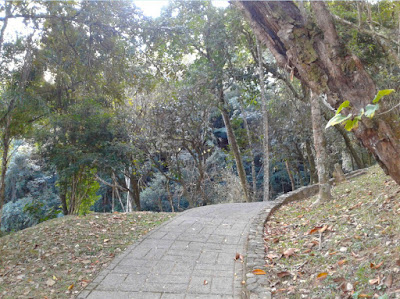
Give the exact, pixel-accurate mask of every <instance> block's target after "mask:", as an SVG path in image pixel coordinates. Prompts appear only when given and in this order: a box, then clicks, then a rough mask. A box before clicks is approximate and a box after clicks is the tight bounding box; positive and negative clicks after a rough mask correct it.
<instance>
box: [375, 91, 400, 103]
mask: <svg viewBox="0 0 400 299" xmlns="http://www.w3.org/2000/svg"><path fill="white" fill-rule="evenodd" d="M394 91H395V90H394V89H384V90H380V91H378V93H377V94H376V96H375V98H374V99H373V101H372V103H374V104H376V103H378V102H379V100H380V99H381V98H382V97H383V96H387V95H389V94H391V93H392V92H394Z"/></svg>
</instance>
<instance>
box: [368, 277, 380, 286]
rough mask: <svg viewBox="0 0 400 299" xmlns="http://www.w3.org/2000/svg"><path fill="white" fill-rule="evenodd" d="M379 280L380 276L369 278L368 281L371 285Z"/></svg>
mask: <svg viewBox="0 0 400 299" xmlns="http://www.w3.org/2000/svg"><path fill="white" fill-rule="evenodd" d="M378 282H379V277H378V278H374V279H370V280H368V283H369V284H370V285H374V284H378Z"/></svg>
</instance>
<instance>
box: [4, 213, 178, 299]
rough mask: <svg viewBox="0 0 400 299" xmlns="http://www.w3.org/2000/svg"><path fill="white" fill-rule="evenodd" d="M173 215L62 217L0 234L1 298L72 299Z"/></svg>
mask: <svg viewBox="0 0 400 299" xmlns="http://www.w3.org/2000/svg"><path fill="white" fill-rule="evenodd" d="M175 215H176V214H175V213H153V212H133V213H113V214H109V213H106V214H99V213H91V214H89V215H86V216H66V217H62V218H57V219H52V220H49V221H46V222H43V223H40V224H38V225H36V226H34V227H30V228H27V229H24V230H22V231H19V232H16V233H11V234H9V235H6V236H4V237H2V238H0V298H74V297H75V296H76V294H78V293H79V292H80V291H81V290H82V289H83V288H85V287H86V286H87V285H88V284H89V283H90V282H91V281H92V280H93V279H94V278H95V277H96V274H98V273H99V272H100V270H102V269H103V268H105V267H106V266H107V265H108V264H109V263H110V262H111V260H112V259H113V258H114V257H115V256H116V255H117V254H119V253H120V252H122V251H123V250H125V249H126V248H127V246H128V245H130V244H132V243H133V242H134V241H135V240H137V239H138V238H140V237H141V236H143V235H145V234H146V233H148V232H149V231H150V230H152V229H153V228H154V227H156V226H157V225H159V224H161V223H162V222H164V221H166V220H168V219H170V218H172V217H174V216H175Z"/></svg>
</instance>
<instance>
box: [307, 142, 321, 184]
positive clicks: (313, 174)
mask: <svg viewBox="0 0 400 299" xmlns="http://www.w3.org/2000/svg"><path fill="white" fill-rule="evenodd" d="M306 152H307V159H308V164H309V165H310V184H314V183H316V182H318V175H317V168H316V167H315V159H314V155H313V152H312V149H311V144H310V142H309V141H308V140H307V141H306Z"/></svg>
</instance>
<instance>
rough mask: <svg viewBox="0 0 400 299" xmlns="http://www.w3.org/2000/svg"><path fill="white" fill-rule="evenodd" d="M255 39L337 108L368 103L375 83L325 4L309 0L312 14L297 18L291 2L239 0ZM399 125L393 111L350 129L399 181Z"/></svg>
mask: <svg viewBox="0 0 400 299" xmlns="http://www.w3.org/2000/svg"><path fill="white" fill-rule="evenodd" d="M235 4H236V5H237V6H238V7H239V8H240V9H241V10H242V11H243V13H244V14H245V16H246V17H247V19H248V20H249V22H250V25H251V27H252V28H253V30H254V32H255V33H256V35H257V37H258V38H259V39H260V41H261V42H263V43H264V44H265V45H266V46H267V47H268V49H269V50H270V51H271V53H272V54H273V55H274V57H275V59H276V61H277V63H278V65H279V66H280V67H282V68H284V69H286V70H287V71H288V72H291V73H293V75H294V76H296V77H297V78H299V79H300V80H301V81H302V82H304V83H305V84H307V86H308V87H309V88H310V89H311V90H312V91H313V92H314V93H315V94H317V95H319V94H326V95H327V100H328V102H329V104H330V105H331V106H332V107H334V108H338V107H339V105H340V104H341V103H342V102H344V101H345V100H349V101H350V105H351V107H352V109H349V110H350V111H349V112H348V113H353V114H358V112H359V111H360V109H361V108H364V107H365V106H366V105H367V104H370V103H371V101H372V99H373V98H374V96H375V94H376V86H375V83H374V82H373V80H372V79H371V77H370V75H369V74H368V73H367V72H366V70H365V69H364V66H363V64H362V62H361V61H360V59H359V58H358V57H357V56H355V55H354V54H353V53H351V52H350V50H348V49H347V47H346V44H345V42H344V41H343V40H342V39H341V38H340V37H339V35H338V33H337V31H336V27H335V24H334V21H333V17H332V15H331V14H330V12H329V10H328V8H327V7H326V4H325V3H324V2H323V1H311V2H310V5H311V10H312V12H313V16H303V15H302V14H301V12H300V10H299V8H298V7H297V6H296V4H295V3H294V2H293V1H240V2H235ZM399 127H400V124H399V122H398V116H396V115H395V114H394V113H393V112H392V113H387V114H385V115H384V116H379V115H377V116H376V117H375V118H374V119H372V120H371V119H368V118H366V117H363V119H362V121H361V122H360V123H359V127H358V128H357V129H355V130H354V133H355V136H356V137H357V138H358V139H359V140H360V141H361V144H362V145H363V146H364V147H366V148H367V149H368V150H369V151H370V152H371V153H373V155H374V157H375V159H376V160H377V161H378V163H379V164H380V165H381V167H382V168H383V170H384V171H385V173H387V174H389V175H390V176H391V177H392V178H393V179H394V180H395V181H396V182H397V183H398V184H400V142H399V139H400V128H399Z"/></svg>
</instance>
